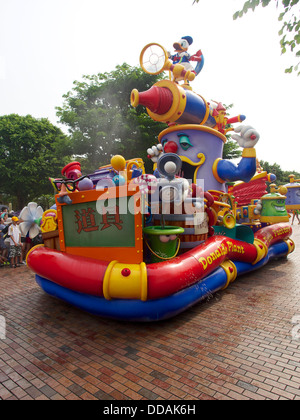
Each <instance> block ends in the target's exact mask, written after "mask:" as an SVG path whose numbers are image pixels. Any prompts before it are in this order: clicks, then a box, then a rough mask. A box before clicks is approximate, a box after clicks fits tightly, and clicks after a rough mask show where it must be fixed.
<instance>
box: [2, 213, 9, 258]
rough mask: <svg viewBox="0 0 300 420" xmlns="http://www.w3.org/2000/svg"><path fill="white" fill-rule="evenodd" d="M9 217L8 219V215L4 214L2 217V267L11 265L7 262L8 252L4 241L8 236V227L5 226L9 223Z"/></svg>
mask: <svg viewBox="0 0 300 420" xmlns="http://www.w3.org/2000/svg"><path fill="white" fill-rule="evenodd" d="M7 217H8V215H7V213H2V214H1V215H0V257H2V258H1V261H0V264H1V266H2V265H6V264H7V265H8V264H9V262H8V261H7V254H8V252H7V251H8V250H7V246H6V244H5V241H4V237H5V236H6V234H7V231H8V226H6V225H5V222H6V221H7Z"/></svg>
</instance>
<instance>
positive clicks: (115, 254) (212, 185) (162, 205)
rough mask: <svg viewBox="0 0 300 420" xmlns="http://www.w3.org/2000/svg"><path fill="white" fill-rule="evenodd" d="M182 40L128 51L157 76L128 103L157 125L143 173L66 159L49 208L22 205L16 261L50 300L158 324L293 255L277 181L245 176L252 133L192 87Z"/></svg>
mask: <svg viewBox="0 0 300 420" xmlns="http://www.w3.org/2000/svg"><path fill="white" fill-rule="evenodd" d="M191 44H192V38H191V37H183V38H182V39H181V40H180V41H179V42H177V43H175V44H174V49H175V54H174V55H171V54H169V53H168V52H167V51H166V50H165V49H164V48H163V47H162V46H161V45H159V44H155V43H154V44H149V45H147V46H146V47H145V48H144V49H143V50H142V52H141V55H140V64H141V67H142V69H143V70H144V71H145V72H147V73H150V74H159V73H162V72H166V79H164V80H160V81H159V82H157V83H155V84H154V85H153V86H152V87H151V88H150V89H149V90H148V91H146V92H138V91H137V90H136V89H134V90H133V91H132V93H131V98H130V101H131V105H132V106H133V107H137V106H145V107H146V108H147V112H148V114H149V116H150V117H151V118H152V119H153V120H154V121H159V122H164V123H166V127H167V128H166V129H165V130H164V131H162V132H161V133H160V135H159V137H158V144H157V145H155V146H153V147H152V148H150V149H148V154H149V158H150V159H151V160H152V162H153V173H151V174H146V173H145V169H144V162H143V161H142V160H141V159H139V158H133V159H130V160H127V161H126V160H125V159H124V158H123V157H122V156H120V155H116V156H113V157H112V158H111V161H110V163H109V164H108V165H107V166H105V167H100V168H99V169H97V170H95V172H94V173H92V174H88V175H83V174H82V172H81V166H80V163H79V162H71V163H69V164H68V165H67V166H66V167H65V168H63V170H62V176H61V177H60V178H53V179H51V182H52V184H53V186H54V187H55V189H56V196H55V199H56V204H55V206H54V207H53V208H51V209H49V210H47V211H45V212H44V211H43V210H42V209H41V208H40V207H37V205H36V204H35V203H29V205H28V206H27V207H26V208H25V209H23V211H22V214H21V215H20V218H21V219H22V220H23V223H22V224H21V229H22V231H23V233H24V234H27V233H28V232H29V235H30V236H34V235H35V234H36V233H37V231H38V230H39V229H41V231H42V235H43V244H42V245H38V246H36V247H34V248H33V249H32V250H31V251H30V252H29V254H28V257H27V264H28V266H29V267H30V268H31V269H32V270H33V272H34V273H35V274H36V281H37V283H38V284H39V285H40V287H41V288H42V289H43V290H44V291H45V292H47V293H49V294H50V295H52V296H55V297H57V298H60V299H62V300H64V301H66V302H68V303H70V304H72V305H75V306H76V307H79V308H81V309H83V310H85V311H87V312H89V313H92V314H96V315H99V316H102V317H109V318H114V319H119V320H130V321H155V320H163V319H167V318H170V317H173V316H175V315H177V314H179V313H181V312H182V311H184V310H186V309H188V308H189V307H191V306H192V305H194V304H196V303H197V302H199V301H201V300H202V299H204V298H206V297H207V296H211V295H212V294H213V293H215V292H216V291H218V290H222V289H225V288H227V287H228V286H229V285H230V283H232V282H234V281H235V280H236V279H237V277H238V276H240V275H242V274H244V273H249V272H252V271H254V270H257V269H259V268H261V267H262V266H264V265H265V264H266V263H267V262H268V261H269V260H270V259H272V258H279V257H286V256H287V255H288V254H289V253H290V252H292V251H293V250H294V243H293V241H292V240H291V239H290V236H291V233H292V230H291V227H290V225H289V223H287V222H288V220H289V216H288V214H287V211H286V207H285V200H286V196H285V193H286V192H287V188H288V187H286V188H285V189H282V188H281V189H280V188H277V187H276V185H275V184H273V183H274V181H275V177H274V176H273V175H272V174H267V173H266V172H264V171H262V170H260V171H257V160H256V152H255V149H254V146H255V144H256V143H257V141H258V140H259V134H258V132H257V131H256V130H255V129H253V128H252V127H250V126H240V125H239V126H237V127H236V128H233V127H232V124H234V123H239V122H241V121H243V120H244V119H245V117H244V116H242V115H238V116H235V117H232V118H228V117H227V114H226V109H225V108H224V106H223V105H222V103H221V102H214V101H211V102H210V103H209V102H207V101H206V100H205V99H204V98H203V97H202V96H201V95H199V94H197V93H195V92H194V91H193V90H192V87H191V84H190V83H191V82H192V81H193V80H194V78H195V77H197V75H198V74H199V73H200V71H201V70H202V67H203V63H204V57H203V54H202V53H201V51H198V52H197V53H196V54H195V55H193V56H189V54H188V53H187V50H188V48H189V46H190V45H191ZM193 61H194V62H195V63H196V66H195V68H194V67H193V66H192V64H191V62H193ZM228 131H232V132H233V134H232V137H233V138H234V139H235V140H236V141H237V142H238V144H239V145H240V146H241V147H242V149H243V151H242V157H241V160H240V162H239V163H238V164H237V165H236V164H234V163H233V162H232V161H229V160H225V159H223V158H222V155H223V147H224V144H225V142H226V136H225V135H226V133H227V132H228ZM267 183H272V185H271V187H270V192H269V193H268V192H267V190H266V186H267ZM245 186H246V191H247V193H246V194H245ZM292 187H293V186H291V187H290V189H291V188H292ZM243 191H244V192H243ZM293 191H294V190H293ZM298 192H299V189H298Z"/></svg>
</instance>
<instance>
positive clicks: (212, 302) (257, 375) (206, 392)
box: [0, 225, 300, 400]
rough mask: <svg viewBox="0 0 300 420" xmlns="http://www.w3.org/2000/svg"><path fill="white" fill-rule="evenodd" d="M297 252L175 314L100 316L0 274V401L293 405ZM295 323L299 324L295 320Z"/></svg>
mask: <svg viewBox="0 0 300 420" xmlns="http://www.w3.org/2000/svg"><path fill="white" fill-rule="evenodd" d="M293 239H294V241H295V242H296V251H295V252H294V253H293V254H291V255H290V256H289V257H288V259H287V260H280V262H278V261H276V262H275V261H272V262H270V263H269V264H268V265H266V266H265V267H264V268H262V269H261V270H258V271H256V272H254V273H251V274H248V275H245V276H243V277H239V278H238V279H237V280H236V282H235V283H233V284H231V285H230V286H229V288H228V289H226V290H224V291H220V292H218V293H216V294H215V295H214V296H213V297H211V298H210V299H209V300H206V301H204V302H202V303H199V304H197V305H195V306H193V307H192V308H191V309H190V310H188V311H186V312H184V313H182V314H180V315H179V316H177V317H175V318H173V319H170V320H167V321H162V322H158V323H150V324H137V323H129V322H118V321H111V320H107V319H101V318H97V317H94V316H92V315H89V314H86V313H84V312H82V311H80V310H78V309H76V308H74V307H72V306H70V305H68V304H67V303H64V302H62V301H59V300H57V299H55V298H53V297H51V296H49V295H47V294H45V293H44V292H43V291H42V290H41V289H40V288H39V287H38V286H37V285H36V283H35V280H34V275H33V274H32V273H31V272H30V270H29V269H28V268H27V267H25V266H24V267H20V268H17V269H9V268H1V269H0V293H1V295H0V315H2V316H5V318H6V326H7V335H6V339H5V340H0V399H2V400H13V399H18V400H23V399H34V400H40V399H50V400H75V399H77V400H93V399H96V400H126V399H128V400H141V399H143V400H159V399H161V400H172V399H174V400H175V399H176V400H178V399H181V400H190V399H196V400H199V399H200V400H201V399H217V400H221V399H233V400H240V399H254V400H258V399H271V400H278V399H288V400H292V399H298V400H299V399H300V341H297V340H295V339H292V328H293V327H294V331H295V332H297V326H296V325H293V323H292V319H293V317H295V316H297V315H298V316H299V317H300V305H299V297H300V275H299V271H300V259H299V255H300V226H298V225H297V226H294V233H293ZM298 322H299V321H298Z"/></svg>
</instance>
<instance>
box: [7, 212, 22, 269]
mask: <svg viewBox="0 0 300 420" xmlns="http://www.w3.org/2000/svg"><path fill="white" fill-rule="evenodd" d="M11 220H12V224H11V225H10V226H9V228H8V236H9V240H10V255H9V257H10V266H11V268H16V267H18V266H19V264H18V260H19V262H20V260H21V247H22V244H21V231H20V228H19V226H18V221H19V219H18V218H17V217H15V216H14V217H12V219H11Z"/></svg>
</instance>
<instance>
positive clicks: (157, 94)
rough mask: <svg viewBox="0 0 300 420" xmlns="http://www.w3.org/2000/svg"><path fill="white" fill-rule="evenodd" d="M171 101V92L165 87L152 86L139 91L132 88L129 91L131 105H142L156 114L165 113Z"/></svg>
mask: <svg viewBox="0 0 300 420" xmlns="http://www.w3.org/2000/svg"><path fill="white" fill-rule="evenodd" d="M172 103H173V94H172V92H171V91H170V90H169V89H168V88H165V87H159V86H152V87H151V88H150V89H149V90H146V91H145V92H139V91H138V90H137V89H133V91H132V92H131V105H132V106H133V107H137V106H138V105H144V106H145V107H147V108H148V109H150V111H151V112H153V113H155V114H158V115H163V114H166V113H167V112H168V111H169V109H170V108H171V106H172Z"/></svg>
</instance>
